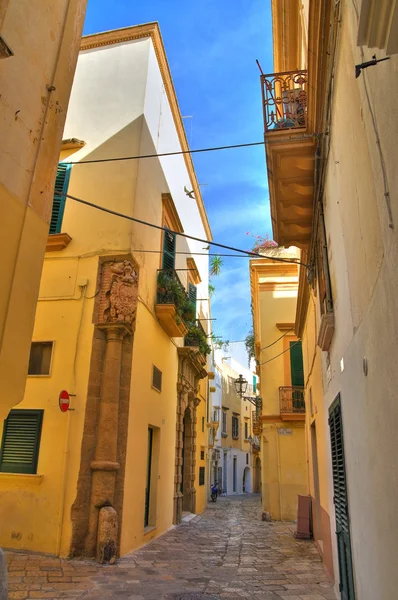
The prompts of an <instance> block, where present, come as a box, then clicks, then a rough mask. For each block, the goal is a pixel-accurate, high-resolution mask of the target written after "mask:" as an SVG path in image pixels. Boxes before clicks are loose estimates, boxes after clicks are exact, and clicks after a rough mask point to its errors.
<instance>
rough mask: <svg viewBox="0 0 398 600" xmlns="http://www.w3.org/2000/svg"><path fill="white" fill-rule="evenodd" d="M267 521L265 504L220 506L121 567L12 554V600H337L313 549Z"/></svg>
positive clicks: (252, 500) (235, 501) (234, 501)
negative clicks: (263, 516)
mask: <svg viewBox="0 0 398 600" xmlns="http://www.w3.org/2000/svg"><path fill="white" fill-rule="evenodd" d="M293 532H294V525H293V524H286V523H283V524H280V523H279V524H278V523H266V522H262V521H261V509H260V501H259V497H258V496H237V497H234V498H219V500H218V501H217V503H216V504H211V505H209V507H208V508H207V510H206V511H205V512H204V513H203V514H202V515H201V516H200V517H196V518H194V519H193V520H191V521H190V522H189V523H184V524H182V525H181V526H179V527H176V528H174V529H172V530H171V531H169V532H168V533H167V534H165V535H164V536H162V537H160V538H159V539H157V540H155V541H153V542H152V543H150V544H149V545H147V546H146V547H145V548H143V549H141V550H138V551H136V552H132V553H131V554H129V555H127V556H125V557H123V558H122V559H120V560H119V561H118V562H117V564H115V565H113V566H98V565H96V564H95V563H93V562H89V561H81V560H70V561H68V560H62V559H58V558H52V557H48V556H43V555H38V554H27V553H11V552H10V553H9V554H8V557H7V558H8V563H9V599H10V600H13V599H15V600H16V599H19V600H24V599H25V598H47V599H51V598H54V599H60V598H81V599H84V600H94V599H95V600H97V599H105V598H109V599H111V600H116V599H118V600H160V599H163V600H166V599H169V600H178V599H179V598H182V599H183V600H185V599H186V600H199V599H202V600H224V599H225V600H234V599H239V598H253V599H255V600H281V599H285V600H334V599H335V595H334V593H333V589H332V586H331V584H330V583H329V581H328V579H327V577H326V575H325V574H324V570H323V567H322V562H321V560H320V558H319V556H318V554H317V551H316V549H315V547H314V545H313V543H312V542H308V541H298V540H296V539H295V538H294V537H293Z"/></svg>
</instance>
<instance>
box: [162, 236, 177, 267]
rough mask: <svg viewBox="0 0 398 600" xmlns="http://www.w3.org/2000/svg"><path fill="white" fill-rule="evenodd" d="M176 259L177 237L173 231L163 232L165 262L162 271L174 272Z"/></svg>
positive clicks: (163, 261)
mask: <svg viewBox="0 0 398 600" xmlns="http://www.w3.org/2000/svg"><path fill="white" fill-rule="evenodd" d="M175 259H176V235H175V233H171V231H168V230H166V231H164V232H163V260H162V269H169V270H173V269H174V267H175Z"/></svg>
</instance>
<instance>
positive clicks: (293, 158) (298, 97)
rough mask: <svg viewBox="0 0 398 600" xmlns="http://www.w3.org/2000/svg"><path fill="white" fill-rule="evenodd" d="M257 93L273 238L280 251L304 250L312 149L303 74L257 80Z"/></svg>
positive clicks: (273, 75)
mask: <svg viewBox="0 0 398 600" xmlns="http://www.w3.org/2000/svg"><path fill="white" fill-rule="evenodd" d="M261 92H262V102H263V115H264V139H265V147H266V155H267V170H268V180H269V190H270V201H271V218H272V225H273V236H274V239H275V240H276V241H277V242H278V244H279V245H280V246H287V247H288V246H298V247H299V248H306V247H307V245H308V243H309V241H310V236H311V226H312V207H313V194H314V173H315V149H316V144H315V136H314V135H313V132H312V131H311V125H310V123H312V119H310V109H311V107H310V106H309V105H308V101H307V100H308V76H307V71H303V70H300V71H285V72H283V73H271V74H268V75H261Z"/></svg>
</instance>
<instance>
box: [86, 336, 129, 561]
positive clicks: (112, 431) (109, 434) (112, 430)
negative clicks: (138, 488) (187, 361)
mask: <svg viewBox="0 0 398 600" xmlns="http://www.w3.org/2000/svg"><path fill="white" fill-rule="evenodd" d="M103 329H105V334H106V350H105V358H104V363H103V372H102V379H101V403H100V412H99V422H98V429H97V442H96V448H95V457H94V460H93V461H92V462H91V465H90V467H91V470H92V480H91V502H90V517H89V531H88V536H87V538H86V551H87V553H88V554H89V556H94V555H95V554H96V546H97V532H98V517H99V511H100V509H101V508H102V507H104V506H112V505H113V500H114V493H115V479H116V471H117V470H118V469H119V463H118V462H117V434H118V425H119V396H120V371H121V364H122V363H121V359H122V343H123V337H124V336H125V334H126V333H127V330H126V329H125V328H124V327H123V326H122V327H119V326H117V325H113V326H112V325H111V326H108V327H103ZM97 558H98V557H97Z"/></svg>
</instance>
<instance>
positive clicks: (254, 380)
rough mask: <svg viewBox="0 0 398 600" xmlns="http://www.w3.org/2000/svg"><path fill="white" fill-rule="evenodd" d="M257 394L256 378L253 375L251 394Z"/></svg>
mask: <svg viewBox="0 0 398 600" xmlns="http://www.w3.org/2000/svg"><path fill="white" fill-rule="evenodd" d="M256 392H257V377H256V376H255V375H253V394H255V393H256Z"/></svg>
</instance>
